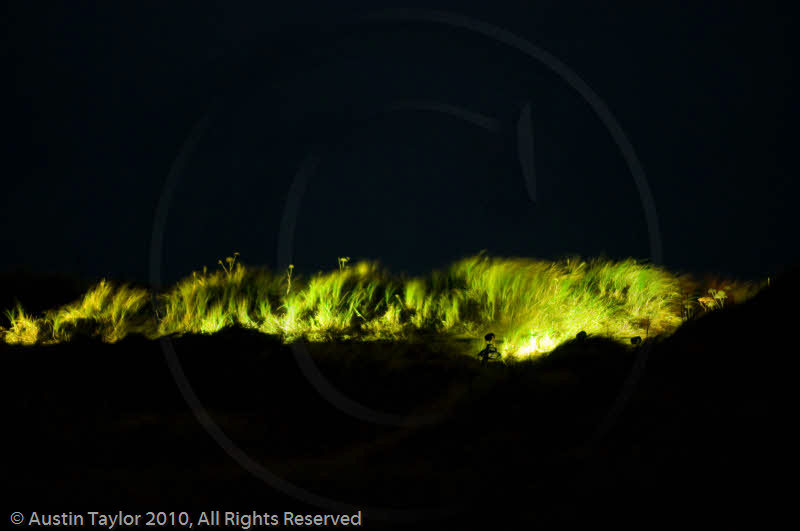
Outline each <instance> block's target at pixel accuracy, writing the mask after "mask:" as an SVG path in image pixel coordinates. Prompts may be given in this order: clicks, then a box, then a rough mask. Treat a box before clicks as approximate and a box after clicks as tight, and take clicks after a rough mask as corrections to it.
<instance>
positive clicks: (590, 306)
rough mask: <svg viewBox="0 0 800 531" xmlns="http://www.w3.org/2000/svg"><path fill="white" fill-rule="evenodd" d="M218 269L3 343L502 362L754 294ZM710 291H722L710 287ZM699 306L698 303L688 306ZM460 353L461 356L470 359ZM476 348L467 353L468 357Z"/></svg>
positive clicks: (616, 283)
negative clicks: (413, 348) (426, 342)
mask: <svg viewBox="0 0 800 531" xmlns="http://www.w3.org/2000/svg"><path fill="white" fill-rule="evenodd" d="M237 254H238V253H236V254H234V256H233V257H228V258H227V259H226V260H225V262H223V261H221V260H220V262H219V263H220V265H221V269H218V270H216V271H214V272H210V273H209V272H208V270H207V269H205V268H204V270H203V271H202V272H199V271H197V272H194V273H192V275H190V276H188V277H186V278H184V279H182V280H181V281H179V282H178V283H177V284H175V285H174V286H172V287H171V288H170V289H169V290H168V291H167V292H165V293H164V294H162V295H161V297H160V306H161V307H160V308H159V310H158V312H159V316H160V321H157V320H156V319H155V317H154V312H153V308H152V306H151V298H150V294H149V292H148V291H147V290H144V289H140V288H131V287H128V286H125V285H121V286H120V285H114V284H113V283H111V282H108V281H106V280H103V281H101V282H99V283H98V284H97V285H96V286H95V287H93V288H92V289H91V290H90V291H89V292H87V293H86V295H84V296H83V298H82V299H80V300H78V301H75V302H73V303H71V304H68V305H65V306H63V307H60V308H55V309H52V310H49V311H47V312H45V313H44V315H43V316H40V317H34V316H31V315H28V314H26V313H25V312H24V311H23V309H22V307H20V306H18V307H17V308H16V309H14V310H12V311H8V312H6V316H7V317H8V320H9V322H10V324H11V326H10V328H9V329H0V337H2V338H3V339H4V340H5V342H7V343H13V344H26V345H31V344H49V343H59V342H63V341H69V340H70V339H72V338H73V337H74V336H75V334H76V333H84V334H90V335H95V336H99V337H101V338H102V340H103V341H106V342H111V343H113V342H116V341H119V340H120V339H122V338H124V337H125V336H126V335H128V334H132V333H133V334H142V335H144V336H146V337H148V338H151V339H154V338H157V337H161V336H164V335H169V334H177V335H180V334H184V333H189V332H191V333H201V334H213V333H215V332H218V331H220V330H222V329H223V328H226V327H228V326H232V325H238V326H242V327H245V328H250V329H254V330H258V331H260V332H262V333H265V334H272V335H278V336H280V337H281V338H282V339H283V340H284V341H286V342H288V341H292V340H293V339H295V338H299V337H303V338H305V339H306V340H308V341H327V340H331V339H342V338H350V339H355V340H362V341H370V340H379V339H382V340H385V339H389V340H411V339H413V338H414V336H415V335H417V334H419V333H422V332H426V333H436V334H439V335H440V336H443V337H459V338H464V337H471V338H474V339H475V346H476V347H477V348H478V350H479V349H480V346H481V345H480V344H481V340H482V336H483V335H484V334H485V333H486V332H487V331H492V332H494V333H495V334H496V335H497V338H498V339H502V340H503V344H502V345H501V351H502V352H503V354H504V356H505V357H506V359H509V360H514V359H522V358H527V357H531V356H539V355H542V354H546V353H547V352H550V351H551V350H553V349H554V348H555V347H556V346H558V345H559V344H560V343H563V342H564V341H566V340H568V339H572V338H573V337H575V335H576V334H577V333H578V332H580V331H585V332H586V333H588V334H590V335H602V336H607V337H611V338H615V339H619V340H622V341H627V339H628V338H630V337H632V336H637V335H638V336H642V337H644V336H645V335H649V336H654V335H659V334H664V333H669V332H671V331H673V330H675V329H676V328H677V327H678V326H679V325H680V323H681V322H682V320H683V319H682V317H683V316H685V315H686V313H687V311H686V309H687V305H688V306H692V305H694V307H695V309H697V310H698V311H699V310H703V311H707V310H708V309H709V307H710V306H712V305H711V304H710V303H709V302H708V301H709V300H713V301H714V302H715V305H714V307H715V308H716V307H721V306H722V304H723V301H724V300H725V298H727V296H726V293H725V291H727V292H728V293H733V292H738V295H737V297H736V301H737V302H741V301H742V300H744V299H746V298H748V297H750V296H752V294H754V293H755V292H756V291H757V290H758V289H760V286H753V285H749V284H739V285H737V286H732V285H726V286H724V287H725V290H721V289H720V290H717V289H713V288H711V289H710V290H704V291H699V293H706V292H707V293H710V294H711V295H712V298H703V297H700V298H699V299H698V297H694V299H692V298H691V297H689V296H688V295H687V290H689V289H694V291H695V292H698V290H697V289H696V288H697V286H698V284H697V283H696V282H695V281H692V280H691V279H687V278H686V277H679V276H677V275H675V274H672V273H670V272H669V271H666V270H664V269H662V268H659V267H656V266H653V265H651V264H644V263H640V262H637V261H636V260H633V259H627V260H623V261H618V262H614V261H610V260H601V259H595V260H589V261H582V260H579V259H576V258H569V259H565V260H561V261H557V262H551V261H544V260H534V259H528V258H489V257H486V256H485V255H483V254H479V255H476V256H472V257H469V258H465V259H463V260H460V261H457V262H455V263H453V264H451V265H450V266H449V267H447V268H445V269H444V270H440V271H434V272H432V273H430V274H429V275H426V276H424V277H415V278H408V277H406V276H397V275H392V274H391V273H389V272H388V271H386V270H384V269H383V268H381V267H380V265H379V264H378V263H376V262H370V261H362V262H357V263H355V264H352V265H350V264H348V259H343V258H340V259H339V260H338V268H337V269H334V270H332V271H328V272H319V273H317V274H315V275H313V276H311V277H310V278H308V279H306V278H303V277H302V276H301V275H297V274H294V275H293V274H292V269H293V267H290V268H289V270H288V271H287V272H286V273H285V274H283V275H278V274H275V273H272V272H270V271H268V270H265V269H260V268H250V267H248V268H246V267H245V266H243V265H242V264H241V262H237V261H236V255H237ZM719 287H722V285H721V284H720V285H719ZM698 300H699V302H698ZM470 352H471V351H470ZM476 352H477V351H476Z"/></svg>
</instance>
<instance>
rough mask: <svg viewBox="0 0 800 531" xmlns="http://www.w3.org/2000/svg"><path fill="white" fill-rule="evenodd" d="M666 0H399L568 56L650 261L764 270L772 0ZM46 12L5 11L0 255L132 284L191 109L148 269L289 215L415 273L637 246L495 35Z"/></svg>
mask: <svg viewBox="0 0 800 531" xmlns="http://www.w3.org/2000/svg"><path fill="white" fill-rule="evenodd" d="M214 4H218V5H214ZM680 4H681V5H678V3H676V2H672V1H670V2H624V3H612V4H608V3H606V2H590V1H585V2H575V1H558V2H531V1H517V2H505V3H501V4H500V5H498V3H497V2H482V3H472V2H427V3H424V4H422V3H419V2H417V3H411V4H406V7H409V8H411V7H415V8H424V9H429V10H431V9H432V10H439V11H446V12H449V13H451V15H448V16H447V17H445V19H444V20H451V21H452V20H459V19H458V18H457V17H458V16H465V17H469V19H470V20H473V21H477V22H476V23H477V24H487V25H491V26H493V27H497V28H499V31H500V33H498V34H497V35H506V34H513V35H516V36H517V37H518V38H519V39H522V40H524V41H526V42H528V43H530V44H532V45H533V46H535V47H538V48H540V49H542V50H545V51H546V52H548V53H550V54H552V56H553V57H555V58H556V60H557V61H559V62H560V63H562V64H563V65H565V66H566V67H568V68H569V69H570V70H571V71H572V72H574V73H575V74H577V75H578V76H579V77H580V78H581V79H582V80H583V81H584V82H585V83H586V85H587V86H588V87H589V88H590V89H591V91H593V92H594V93H595V94H596V95H597V96H598V97H599V98H600V99H601V100H602V101H603V102H604V104H605V105H606V106H607V108H608V110H609V111H610V113H611V115H613V118H614V120H615V122H616V123H617V124H618V125H619V126H620V128H621V130H622V131H623V132H624V135H625V137H626V138H627V139H628V140H629V141H630V143H631V145H632V147H633V149H634V150H635V154H636V156H637V157H638V160H639V162H640V163H641V166H642V169H643V172H644V175H645V176H646V180H647V183H648V187H649V189H650V192H651V193H652V198H653V203H654V206H655V214H656V216H657V220H658V227H659V232H658V235H659V238H660V240H661V244H662V248H663V263H664V264H665V265H667V266H668V267H670V268H672V269H675V270H680V271H695V272H701V271H715V272H720V273H725V274H732V275H737V276H740V277H748V276H760V275H761V274H769V273H771V272H773V271H776V270H779V269H781V268H783V267H784V266H786V265H788V264H792V263H796V262H797V261H798V250H797V245H796V243H797V238H796V236H795V233H796V231H797V229H798V222H797V218H796V215H795V211H794V210H795V207H794V205H793V203H794V198H795V197H796V195H797V191H798V184H797V180H796V178H795V177H796V175H797V157H796V156H794V153H795V151H794V150H795V146H796V141H795V139H796V134H795V129H796V124H797V116H798V113H797V102H796V99H795V98H794V97H793V94H792V93H793V92H794V90H795V87H796V85H795V81H794V72H793V68H794V65H793V59H794V57H793V52H792V51H790V50H792V46H791V45H792V44H793V43H790V42H789V37H790V31H791V28H792V27H793V25H794V19H793V18H792V13H791V11H790V4H789V3H786V4H773V3H771V2H758V3H756V2H748V3H739V2H715V3H709V2H703V3H700V2H683V3H680ZM47 5H48V4H46V3H44V4H43V3H32V2H21V1H13V2H11V4H10V7H9V15H10V17H9V22H10V34H9V38H8V43H9V46H10V53H9V55H10V58H11V61H10V66H7V67H6V68H7V69H9V68H10V69H11V72H10V74H11V75H10V76H9V79H8V80H7V83H6V88H7V89H10V91H11V92H10V94H9V95H8V96H7V97H6V98H5V101H6V105H7V109H6V111H5V113H4V119H3V122H4V124H5V125H6V127H7V128H8V133H9V136H10V138H11V142H10V143H7V149H8V152H7V154H6V157H5V165H6V167H5V171H3V175H4V177H3V188H2V189H3V192H2V227H1V229H2V230H0V249H2V251H0V269H2V270H12V269H14V268H17V267H26V268H28V269H33V270H36V271H59V272H66V273H80V274H83V275H91V276H95V275H105V276H110V277H115V278H125V279H137V280H140V281H148V278H149V263H150V259H151V239H152V236H153V232H154V221H155V214H156V209H157V205H158V203H159V199H160V198H161V197H162V194H163V193H164V190H165V185H166V184H168V175H169V174H170V170H171V168H172V167H173V163H174V161H175V160H176V157H178V155H179V154H180V153H181V150H182V148H183V147H184V146H185V145H186V142H187V138H188V137H189V136H190V134H191V132H192V130H193V128H194V127H195V124H196V123H197V122H198V120H200V119H201V118H202V117H203V116H206V115H208V116H209V121H208V122H207V123H208V125H207V127H206V128H205V129H204V134H203V135H202V137H200V138H199V140H198V141H197V142H196V144H195V145H194V149H193V151H192V152H191V153H189V154H187V157H186V161H185V165H184V166H183V170H182V172H181V173H180V174H176V177H175V179H176V180H175V186H174V188H172V195H171V201H170V202H169V208H168V210H166V213H167V217H166V222H165V224H164V226H163V246H162V247H163V254H162V255H161V257H160V263H161V264H162V265H163V279H164V281H166V282H171V281H173V280H175V279H177V278H179V277H181V276H183V275H186V274H189V273H190V272H191V271H192V270H194V269H200V268H202V266H203V265H208V266H209V267H216V266H215V264H216V261H217V259H219V258H223V257H225V256H227V255H229V254H230V253H232V252H233V251H238V252H239V253H241V257H242V259H243V260H244V262H245V263H250V264H264V265H267V266H269V267H273V268H275V267H277V266H278V261H279V254H278V249H279V240H280V235H281V221H282V219H284V218H285V217H287V216H289V214H292V215H294V217H295V219H296V222H295V226H294V230H293V231H284V237H288V236H291V239H292V256H291V259H292V261H293V262H294V263H295V265H296V267H297V269H298V270H299V271H305V272H314V271H316V270H319V269H320V268H322V269H332V268H335V267H336V264H337V262H336V260H337V257H338V256H350V257H351V258H352V259H353V260H356V259H358V258H374V259H378V260H380V261H381V262H382V263H384V264H385V265H387V266H389V267H390V268H391V269H393V270H396V271H407V272H410V273H415V274H416V273H421V272H424V271H428V270H430V269H431V268H436V267H440V266H443V265H445V264H447V263H448V262H450V261H452V260H454V259H457V258H459V257H463V256H465V255H469V254H473V253H476V252H478V251H480V250H481V249H488V250H489V252H490V253H491V254H494V255H523V256H532V257H544V258H557V257H560V256H563V255H567V254H579V255H582V256H584V257H590V256H596V255H600V254H604V255H606V256H609V257H612V258H624V257H627V256H633V257H637V258H641V259H650V258H652V256H651V243H652V242H651V239H650V236H649V232H648V224H647V220H646V215H645V212H646V209H647V207H646V206H645V205H644V204H643V202H642V201H641V199H640V192H639V189H638V188H637V185H636V182H635V179H634V176H633V174H632V172H631V170H630V168H629V167H628V164H627V163H626V158H625V156H624V153H623V152H622V150H620V148H619V147H618V145H617V144H616V143H615V140H614V138H613V137H612V135H611V134H610V132H609V129H608V128H607V127H606V125H607V124H604V123H603V121H602V120H601V119H600V118H599V117H598V114H597V113H596V112H595V111H594V110H593V109H592V107H591V105H590V104H589V102H587V100H586V99H585V98H584V97H583V96H582V95H581V93H580V92H579V91H578V90H576V89H575V87H574V86H573V84H571V83H570V82H568V81H566V80H565V79H563V78H562V77H560V76H559V75H558V74H557V73H556V72H554V71H553V70H552V69H550V68H549V67H548V66H547V65H546V64H544V63H542V62H540V61H537V60H535V59H534V58H531V57H530V56H528V55H526V54H525V53H523V52H522V51H521V50H520V49H519V48H518V47H514V46H510V45H509V44H508V43H504V42H502V39H499V38H496V37H497V36H487V35H482V34H480V32H477V31H474V30H468V29H464V28H457V27H454V26H453V25H452V24H448V23H446V22H441V21H440V22H436V21H427V22H426V21H425V20H420V19H409V20H405V21H398V20H388V21H387V20H372V21H365V20H361V21H360V22H354V20H356V19H358V18H359V17H360V16H362V15H365V14H367V13H369V12H371V11H373V10H375V9H377V8H380V7H381V3H380V2H347V1H339V2H315V3H312V2H285V3H272V2H250V3H230V4H228V3H227V2H226V3H222V2H215V3H210V2H198V1H195V2H186V3H179V2H127V3H119V2H97V3H95V5H93V6H87V4H85V3H73V2H60V3H53V4H52V5H51V7H47ZM397 5H398V4H397V3H391V4H386V6H394V7H396V6H397ZM476 27H482V26H476ZM502 32H507V33H502ZM409 101H413V102H415V103H414V104H408V103H406V104H405V105H406V107H403V106H402V105H403V102H409ZM526 105H529V106H530V110H531V113H530V117H531V119H530V123H529V124H523V125H529V127H528V128H527V129H528V130H527V132H525V130H524V129H518V121H519V119H520V114H521V111H522V109H523V108H524V107H525V106H526ZM398 106H399V107H400V108H398ZM209 113H210V114H209ZM529 135H532V139H533V140H532V142H531V141H530V138H529ZM523 144H524V146H526V147H520V146H522V145H523ZM520 153H526V154H527V155H526V156H529V155H532V160H533V169H532V171H528V173H526V172H525V171H523V170H522V168H521V166H520ZM309 160H315V161H316V166H314V167H313V171H310V172H308V173H307V174H306V178H307V184H306V186H305V188H304V189H303V190H302V191H303V193H302V194H300V195H295V196H293V197H294V198H295V201H294V202H293V201H292V200H289V201H288V202H287V198H291V197H292V196H291V194H290V188H291V186H292V182H293V181H294V180H295V176H296V174H297V173H298V171H299V170H300V169H301V165H302V164H303V162H304V161H309ZM531 176H533V179H535V187H536V189H535V198H536V201H535V202H534V201H532V199H531V197H530V193H529V188H528V186H527V183H526V178H528V179H530V178H531ZM296 185H297V183H296V184H295V186H296ZM287 208H288V209H289V210H288V211H287ZM290 217H291V216H290ZM284 228H286V226H284Z"/></svg>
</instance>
